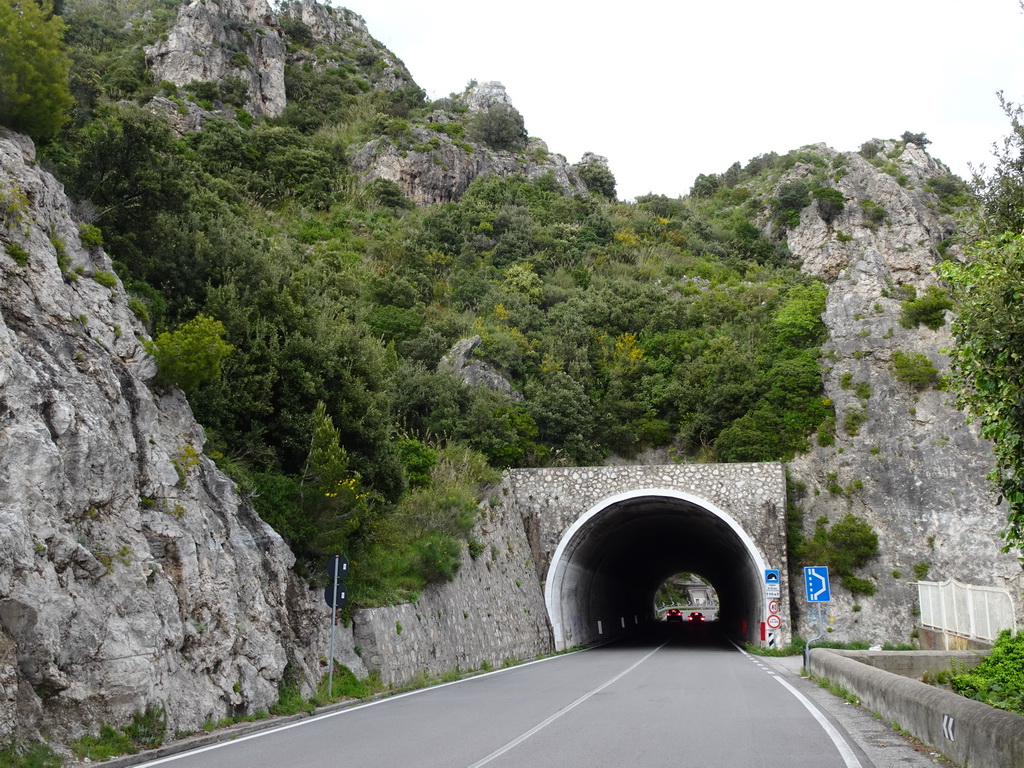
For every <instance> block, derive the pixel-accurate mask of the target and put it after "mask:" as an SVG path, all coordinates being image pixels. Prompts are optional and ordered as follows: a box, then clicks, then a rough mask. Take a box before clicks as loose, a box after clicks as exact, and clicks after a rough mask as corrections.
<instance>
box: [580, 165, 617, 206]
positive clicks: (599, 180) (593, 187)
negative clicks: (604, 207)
mask: <svg viewBox="0 0 1024 768" xmlns="http://www.w3.org/2000/svg"><path fill="white" fill-rule="evenodd" d="M579 173H580V180H581V181H582V182H583V184H584V185H585V186H586V187H587V189H588V190H589V191H590V192H594V193H596V194H599V195H603V196H605V197H607V198H608V199H609V200H614V199H615V176H614V174H612V172H611V171H610V170H609V169H608V166H607V165H605V164H604V163H598V162H590V163H587V164H586V165H584V166H583V167H581V168H580V171H579Z"/></svg>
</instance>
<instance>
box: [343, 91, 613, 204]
mask: <svg viewBox="0 0 1024 768" xmlns="http://www.w3.org/2000/svg"><path fill="white" fill-rule="evenodd" d="M498 104H500V105H505V106H511V101H510V100H509V98H508V94H507V93H506V92H505V87H504V86H503V85H502V84H501V83H496V82H488V83H477V84H474V85H472V86H471V87H470V88H469V89H468V90H467V91H466V93H464V94H460V95H459V96H458V97H456V98H455V100H454V103H453V105H451V106H452V107H453V109H461V110H465V111H466V112H467V113H468V114H469V115H473V114H475V113H479V112H481V111H483V110H486V109H489V108H491V107H493V106H495V105H498ZM427 122H428V125H429V126H430V127H419V126H417V127H410V128H409V129H408V130H407V131H406V132H405V133H402V134H399V135H396V136H382V137H380V138H378V139H374V140H373V141H370V142H367V143H366V144H364V145H363V146H362V147H359V148H358V149H356V150H355V152H353V154H352V157H351V164H352V167H353V169H354V170H356V171H357V172H359V173H360V174H361V175H362V177H363V179H364V180H365V181H367V182H370V181H373V180H375V179H387V180H388V181H393V182H395V183H396V184H397V185H398V186H399V187H400V188H401V190H402V192H403V193H404V194H405V196H406V197H408V198H409V199H410V200H411V201H412V202H414V203H416V204H417V205H429V204H431V203H449V202H453V201H455V200H458V199H459V198H460V197H462V195H463V194H464V193H465V192H466V190H467V189H468V188H469V185H470V184H471V183H472V181H473V179H475V178H477V177H478V176H486V175H490V174H497V175H499V176H511V175H514V174H521V175H523V176H525V177H526V178H527V179H530V180H531V181H532V180H536V179H539V178H541V177H542V176H545V175H548V174H550V178H551V179H552V180H553V182H554V183H555V184H556V185H557V186H558V187H559V188H560V189H561V190H562V191H563V192H564V193H565V194H570V195H571V194H586V193H587V187H586V185H585V184H584V183H583V181H582V180H581V179H580V177H579V173H578V171H577V167H576V166H573V165H570V164H569V163H568V162H567V161H566V159H565V158H564V157H563V156H561V155H557V154H552V153H551V152H550V151H549V150H548V146H547V144H545V143H544V142H543V141H541V140H540V139H537V138H531V139H529V140H528V141H527V144H526V146H525V148H524V149H523V150H522V151H515V152H513V151H509V150H495V149H490V148H488V147H487V146H484V145H483V144H479V143H472V142H468V141H466V140H465V138H464V126H463V124H462V123H460V122H459V121H458V117H457V113H456V112H452V111H448V110H445V109H440V110H437V111H436V112H434V113H433V114H432V115H430V116H429V117H428V118H427ZM584 161H585V162H595V161H603V162H604V164H605V165H607V161H605V160H604V159H603V158H600V157H599V156H597V155H590V154H589V153H588V157H586V158H584Z"/></svg>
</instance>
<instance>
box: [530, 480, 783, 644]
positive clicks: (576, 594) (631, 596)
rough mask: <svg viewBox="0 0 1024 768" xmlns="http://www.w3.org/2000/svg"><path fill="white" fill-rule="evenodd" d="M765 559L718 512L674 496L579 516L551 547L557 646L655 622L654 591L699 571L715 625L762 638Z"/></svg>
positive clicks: (550, 602) (618, 503)
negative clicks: (713, 597)
mask: <svg viewBox="0 0 1024 768" xmlns="http://www.w3.org/2000/svg"><path fill="white" fill-rule="evenodd" d="M765 568H766V565H765V559H764V556H763V555H762V553H760V552H759V551H758V549H757V547H756V546H755V544H754V542H753V540H752V538H751V537H750V536H749V535H748V534H747V532H746V531H744V530H743V529H742V527H741V526H740V525H739V524H738V523H737V522H736V521H735V520H734V519H733V518H732V517H731V516H730V515H728V514H727V513H726V512H724V511H723V510H721V509H718V508H717V507H715V506H714V505H713V504H710V503H709V502H707V501H705V500H702V499H699V498H697V497H694V496H691V495H688V494H685V493H680V492H673V491H651V490H646V491H634V492H630V493H626V494H620V495H619V496H616V497H612V498H610V499H607V500H605V501H604V502H602V503H600V504H598V505H596V506H595V507H594V508H592V509H591V510H588V511H587V512H586V513H584V514H583V515H581V517H580V518H579V519H578V520H577V521H576V523H575V524H574V525H573V526H571V527H570V528H569V529H568V531H566V533H565V535H564V536H563V538H562V541H561V542H560V544H559V546H558V548H557V549H556V550H555V553H554V556H553V557H552V560H551V564H550V566H549V568H548V578H547V581H546V582H545V601H546V603H547V608H548V615H549V617H550V619H551V625H552V629H553V632H554V639H555V645H556V647H557V648H558V649H559V650H563V649H565V648H571V647H574V646H578V645H587V644H591V643H595V642H601V641H605V640H610V639H613V638H616V637H619V636H621V635H624V634H627V633H629V632H632V631H635V630H636V629H639V628H641V627H643V626H644V625H646V624H649V623H650V622H652V621H654V620H655V618H656V611H655V606H654V595H655V593H656V592H657V590H658V587H659V586H660V585H661V584H662V583H663V582H664V581H665V579H666V578H668V577H669V576H672V575H673V574H676V573H679V572H684V571H685V572H691V573H696V574H700V575H701V576H702V577H703V578H705V579H707V581H709V582H710V583H711V585H712V586H713V587H714V589H715V590H716V592H717V594H718V598H719V613H718V619H719V625H720V627H721V628H722V629H723V631H725V632H726V633H727V634H729V635H730V636H732V637H733V638H734V639H736V640H737V641H739V642H744V641H750V642H757V641H758V640H759V639H760V621H761V619H762V616H763V614H764V611H765V597H764V586H763V585H764V573H765Z"/></svg>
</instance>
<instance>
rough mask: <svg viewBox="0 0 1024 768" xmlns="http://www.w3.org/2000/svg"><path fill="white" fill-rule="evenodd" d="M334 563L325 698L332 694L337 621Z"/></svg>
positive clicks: (335, 562)
mask: <svg viewBox="0 0 1024 768" xmlns="http://www.w3.org/2000/svg"><path fill="white" fill-rule="evenodd" d="M332 562H333V563H334V592H333V593H332V594H333V599H332V600H331V654H330V658H329V659H328V660H327V699H328V700H330V699H331V698H332V697H333V696H334V625H335V624H337V623H338V608H337V605H338V561H337V560H333V561H332Z"/></svg>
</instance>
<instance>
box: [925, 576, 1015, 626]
mask: <svg viewBox="0 0 1024 768" xmlns="http://www.w3.org/2000/svg"><path fill="white" fill-rule="evenodd" d="M917 595H918V600H919V601H920V604H921V625H922V626H924V627H928V628H929V629H936V630H939V631H940V632H946V633H948V634H951V635H959V636H960V637H968V638H974V639H979V640H995V639H996V638H997V637H998V636H999V632H1000V631H1001V630H1004V629H1009V630H1011V631H1013V632H1016V631H1017V614H1016V612H1015V611H1014V607H1013V598H1012V597H1011V596H1010V592H1009V591H1008V590H1006V589H1002V588H1000V587H982V586H977V585H975V584H964V583H962V582H959V581H957V580H956V579H949V580H948V581H919V582H917Z"/></svg>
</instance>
